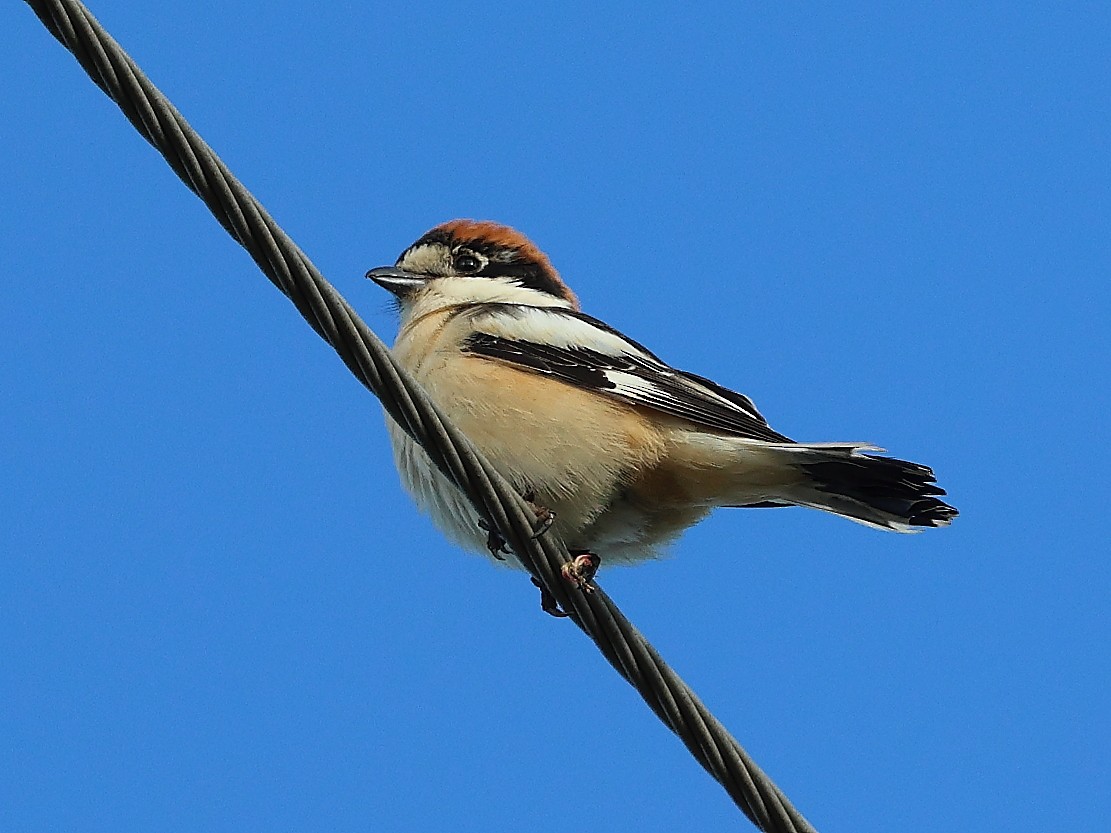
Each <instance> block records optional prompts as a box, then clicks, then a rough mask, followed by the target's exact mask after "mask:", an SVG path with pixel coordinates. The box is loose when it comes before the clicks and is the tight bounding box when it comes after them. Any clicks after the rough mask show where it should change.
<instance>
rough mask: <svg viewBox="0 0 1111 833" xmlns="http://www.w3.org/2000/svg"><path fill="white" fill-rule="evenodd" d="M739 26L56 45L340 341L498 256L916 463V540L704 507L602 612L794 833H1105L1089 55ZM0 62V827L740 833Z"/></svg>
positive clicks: (202, 242) (604, 11)
mask: <svg viewBox="0 0 1111 833" xmlns="http://www.w3.org/2000/svg"><path fill="white" fill-rule="evenodd" d="M741 6H742V4H737V3H720V4H699V5H698V6H697V8H692V7H690V4H685V5H683V6H680V5H678V4H677V5H676V6H665V5H655V4H647V5H646V4H643V3H619V4H604V5H599V4H595V3H585V2H584V3H561V4H556V5H550V6H547V5H531V6H528V7H527V8H526V5H524V4H518V3H505V4H501V5H498V4H482V5H477V6H470V5H460V4H444V3H438V2H416V3H405V4H399V3H368V4H361V3H358V4H356V3H348V4H320V3H311V4H310V3H302V4H293V3H269V4H266V5H265V6H264V7H260V6H259V5H258V4H256V3H247V2H236V1H234V0H233V1H231V2H229V0H223V1H222V2H219V3H216V2H197V3H192V4H177V5H174V4H170V5H166V4H136V3H134V2H122V0H98V2H96V3H94V8H93V11H94V13H96V14H98V16H99V17H100V19H101V20H102V22H103V23H104V24H105V25H106V26H107V27H108V28H109V30H110V31H111V32H112V33H113V34H114V35H115V36H116V37H117V39H119V40H120V41H121V42H122V43H123V45H124V46H125V48H127V49H129V50H130V52H131V54H132V55H133V56H134V57H135V58H136V60H137V61H138V62H139V64H140V65H141V66H142V67H143V68H144V69H145V70H146V71H147V72H148V73H149V74H150V76H151V77H152V78H153V79H154V81H155V82H156V83H157V84H159V85H160V86H161V88H162V89H163V90H164V91H165V92H166V93H167V94H168V95H169V96H170V98H171V99H172V100H173V101H174V102H175V103H176V104H177V106H178V107H179V108H180V109H181V110H182V111H183V112H184V113H185V115H186V116H187V118H189V119H190V120H191V122H192V124H193V125H194V126H195V127H196V128H197V129H198V130H199V131H200V132H201V134H202V135H203V136H205V138H206V139H207V140H208V141H209V142H210V143H211V144H212V145H213V146H214V147H215V148H216V149H217V151H218V152H219V153H221V154H222V156H223V158H224V159H225V160H226V161H227V162H228V164H229V165H230V166H231V167H232V169H233V170H234V171H235V172H236V173H237V174H238V175H239V176H240V177H241V178H242V180H243V181H244V182H245V183H246V184H247V186H248V187H249V188H251V189H252V190H254V192H255V193H256V194H257V195H258V196H259V197H260V198H261V199H262V201H263V202H264V203H265V204H266V205H267V206H268V207H269V209H270V210H271V211H272V212H273V213H274V215H275V216H276V217H277V218H278V220H279V222H281V223H282V224H283V225H284V227H285V228H286V229H287V230H288V231H289V233H290V234H291V235H293V237H294V238H295V239H296V240H297V241H298V242H299V243H300V244H301V245H302V246H303V247H304V248H305V250H306V251H307V252H308V253H309V255H310V256H311V257H312V258H313V259H314V261H315V262H316V264H317V265H318V266H319V267H320V268H321V269H322V270H323V272H324V273H325V274H326V275H327V276H328V277H329V278H330V279H331V280H332V281H334V282H335V283H336V285H337V286H338V287H339V289H340V290H341V291H342V292H343V293H344V294H345V295H346V296H347V297H348V298H349V299H350V300H351V301H352V303H354V304H355V306H356V307H357V308H359V309H360V310H361V311H362V313H363V314H364V316H365V317H366V320H367V321H368V323H369V324H370V325H371V326H372V328H374V329H375V330H376V331H377V332H379V333H380V334H382V335H383V336H384V337H385V338H387V339H390V338H392V335H393V332H394V328H395V322H394V320H393V317H392V313H391V312H390V310H389V306H388V303H387V300H386V298H385V297H384V293H383V292H382V291H381V290H379V289H378V288H377V287H375V286H373V285H372V284H370V283H368V282H366V281H364V280H363V278H362V275H363V273H364V272H365V271H366V270H367V269H368V268H369V267H372V266H377V265H380V264H384V263H390V262H392V261H393V259H394V258H395V257H396V255H397V253H398V252H399V251H400V250H401V249H403V248H404V247H405V246H406V245H407V244H408V243H410V242H411V241H412V240H413V239H415V238H416V237H417V236H418V235H419V234H421V233H422V232H423V231H424V230H425V229H427V228H428V227H430V226H432V225H434V224H436V223H438V222H441V221H443V220H447V219H450V218H453V217H458V216H472V217H482V218H494V219H498V220H501V221H503V222H507V223H510V224H513V225H515V226H517V227H519V228H521V229H522V230H524V231H525V232H526V233H527V234H529V235H530V236H531V237H532V238H533V239H535V240H536V241H537V242H538V243H539V245H541V246H542V247H543V248H544V249H545V250H546V251H547V252H549V253H550V254H551V256H552V258H553V260H554V261H555V263H556V265H557V267H558V268H560V270H561V271H562V272H563V274H564V276H565V277H566V278H567V279H568V280H569V282H570V283H571V284H572V285H573V286H574V287H575V288H576V289H577V290H578V292H579V293H580V295H581V297H582V299H583V302H584V305H585V307H586V309H587V310H588V311H590V312H591V313H593V314H595V315H598V316H601V317H603V318H605V319H607V320H608V321H610V322H612V323H613V324H614V325H615V326H618V327H620V328H621V329H623V330H625V331H626V332H628V333H629V334H630V335H631V336H633V337H634V338H637V339H640V340H642V341H645V342H647V343H648V344H649V345H651V347H652V348H653V349H655V350H656V351H657V352H658V353H660V354H661V355H662V356H663V357H665V358H666V359H668V360H670V361H672V362H673V363H675V364H677V365H679V366H680V367H684V368H688V369H691V370H694V371H696V372H698V373H701V374H704V375H707V376H710V377H712V378H714V379H716V380H719V381H720V382H722V383H724V384H727V385H730V386H732V387H735V388H737V389H739V390H742V391H744V392H745V393H748V394H750V395H752V396H753V397H754V398H755V400H756V401H757V403H758V404H759V405H760V406H761V408H762V409H763V410H764V411H765V413H766V414H768V415H769V417H770V419H771V422H772V424H773V425H774V426H775V427H777V428H779V429H780V430H782V431H785V432H787V433H789V434H790V435H792V436H794V437H797V438H799V439H806V440H872V441H875V442H877V443H880V444H882V445H884V446H885V447H887V448H889V449H891V451H892V452H895V453H897V454H899V455H901V456H905V457H908V458H911V459H915V460H921V461H924V462H927V463H929V464H930V465H932V466H933V467H934V468H935V469H936V471H937V472H938V474H939V476H940V478H941V479H942V482H943V484H944V485H945V486H946V487H947V488H948V489H949V490H950V494H951V495H952V498H953V500H954V502H955V503H956V504H957V505H958V506H959V507H960V509H961V510H962V512H963V514H962V516H961V517H960V518H959V519H958V522H957V523H956V524H955V525H954V526H953V527H952V528H951V529H948V530H942V531H936V532H928V533H926V534H923V535H920V536H913V537H909V536H895V535H885V534H882V533H880V532H876V531H873V530H869V529H865V528H863V527H859V526H856V525H854V524H851V523H847V522H844V521H841V520H839V519H837V518H833V517H827V516H824V515H821V514H819V513H813V512H804V511H801V510H798V511H795V510H782V511H768V512H755V511H753V512H741V511H735V512H731V513H730V512H722V513H720V514H718V515H717V516H715V517H714V518H712V519H711V520H710V521H708V522H707V523H705V524H703V525H702V526H700V527H698V528H696V529H694V530H692V531H691V532H690V533H689V534H688V535H687V536H686V537H685V538H684V539H683V541H682V542H681V543H680V544H679V545H678V546H677V547H676V548H675V551H674V553H673V556H672V557H671V558H669V559H667V560H664V561H661V562H658V563H654V564H650V565H645V566H643V567H640V568H637V569H627V570H613V571H610V572H606V573H603V575H602V582H603V584H604V585H605V587H606V588H607V590H609V591H610V592H611V593H612V595H613V596H614V597H615V598H616V599H617V600H618V602H619V603H620V604H621V605H622V606H623V607H624V609H625V610H626V612H627V613H628V614H629V615H630V617H631V618H632V619H633V621H634V622H636V623H637V624H638V625H639V626H640V627H641V628H642V629H643V630H644V632H645V633H646V634H647V635H648V637H649V638H650V639H651V640H653V642H654V643H655V644H656V645H657V647H658V648H659V649H660V650H661V652H662V653H663V655H664V656H665V657H667V658H668V659H669V660H670V661H671V662H672V663H673V664H674V665H675V667H676V668H677V669H678V670H679V672H680V673H681V674H683V675H684V676H685V678H686V679H687V680H688V681H689V682H690V683H691V684H692V685H693V686H694V688H695V689H696V690H697V691H698V692H699V693H700V695H701V696H702V697H703V699H704V700H705V701H706V702H707V704H708V705H709V706H710V707H711V708H712V709H713V710H714V711H715V712H716V714H717V715H718V716H719V717H720V718H721V719H722V721H723V722H724V723H725V724H726V725H727V726H729V727H730V728H731V729H732V730H733V732H734V733H735V734H736V736H737V737H738V738H739V739H740V741H741V742H742V744H744V745H745V746H746V748H747V749H748V750H749V751H750V752H751V753H752V754H753V756H754V757H755V758H756V760H757V761H759V762H760V763H761V764H762V765H763V766H764V767H765V768H766V769H767V771H768V772H769V773H770V774H771V775H772V776H773V778H774V779H775V780H776V781H777V783H778V784H779V785H780V786H781V787H782V788H783V789H784V791H785V792H786V793H787V794H788V795H789V796H790V797H791V798H792V800H793V801H794V802H795V803H796V804H797V805H798V806H799V807H800V808H801V809H802V810H803V812H804V813H806V815H807V816H808V817H809V818H810V819H811V820H812V821H813V822H814V824H815V825H816V826H817V827H818V828H819V829H821V830H823V831H835V830H853V831H858V832H859V831H889V830H893V829H894V830H900V831H919V830H921V831H935V830H952V829H969V828H975V829H983V830H1008V831H1035V830H1039V831H1040V830H1047V829H1075V830H1095V829H1102V828H1104V827H1105V825H1106V824H1107V819H1108V816H1109V815H1111V789H1109V788H1108V784H1109V783H1111V774H1109V772H1108V765H1107V761H1108V749H1109V748H1111V726H1109V717H1108V714H1109V708H1108V706H1109V703H1108V700H1109V691H1111V657H1109V647H1108V637H1109V621H1108V618H1109V617H1108V603H1109V601H1111V600H1109V595H1111V594H1109V589H1108V588H1109V583H1111V553H1109V549H1111V548H1109V546H1108V533H1107V522H1106V517H1107V512H1108V499H1109V497H1111V495H1109V488H1108V469H1109V466H1111V455H1109V452H1108V445H1107V413H1108V406H1109V402H1108V382H1107V377H1108V369H1109V365H1111V362H1109V358H1111V357H1109V352H1111V351H1109V338H1108V334H1107V327H1108V322H1109V320H1111V316H1109V306H1111V305H1109V303H1108V301H1109V290H1108V277H1109V273H1111V235H1109V233H1108V232H1109V229H1111V210H1109V194H1111V182H1109V179H1111V176H1109V173H1111V166H1109V151H1111V142H1109V133H1111V129H1109V128H1111V111H1109V101H1111V60H1109V57H1108V56H1109V54H1111V53H1109V51H1108V48H1107V43H1108V38H1109V35H1111V13H1109V12H1108V11H1107V10H1106V9H1107V7H1106V5H1105V4H1102V3H1090V4H1081V3H1076V4H1068V3H1066V4H1014V3H1002V2H1000V3H975V4H968V3H963V2H962V3H955V2H954V3H934V4H929V5H928V6H925V7H922V6H915V5H910V6H903V7H901V8H899V9H898V10H895V9H892V8H888V7H887V4H883V5H881V4H875V5H869V4H855V3H853V4H836V6H835V7H832V8H825V7H823V8H818V7H809V6H801V5H780V6H778V7H777V8H776V10H774V11H771V10H766V9H751V8H749V9H744V8H741ZM0 48H2V49H3V51H4V54H5V56H6V60H5V67H4V70H3V76H2V77H3V86H4V94H3V95H2V96H0V131H2V135H3V143H2V147H0V200H2V204H3V206H4V208H3V212H2V219H0V257H2V258H3V264H4V265H3V270H4V275H5V277H4V280H3V281H0V293H2V297H0V819H3V821H2V822H0V825H2V826H3V828H4V829H5V830H11V831H48V830H51V831H53V830H80V831H113V833H117V832H118V831H152V830H157V831H256V830H257V831H305V830H321V831H356V830H358V831H363V830H412V831H441V830H452V831H456V830H459V831H467V830H475V831H477V830H522V829H540V830H554V829H563V830H611V829H616V830H638V831H673V830H717V829H737V828H738V827H739V828H741V829H745V828H747V823H746V822H744V821H743V819H741V818H740V816H739V814H738V812H737V811H736V809H735V808H734V807H733V805H732V804H731V803H730V801H729V800H728V798H727V797H726V796H725V794H724V793H723V792H722V790H721V789H720V788H719V787H718V786H717V785H716V784H715V783H714V782H713V781H712V780H711V779H710V778H709V777H707V776H706V775H705V774H704V773H703V772H702V771H701V770H700V769H699V768H698V766H697V765H696V764H695V763H694V762H693V761H692V760H691V759H690V757H689V756H688V754H687V752H686V751H685V749H684V748H683V747H682V745H681V744H680V743H679V742H678V741H677V740H676V739H675V738H674V737H672V736H671V735H670V734H669V733H668V732H667V730H666V729H664V728H663V727H662V726H661V725H660V724H659V723H658V722H657V720H656V718H655V717H654V716H653V715H652V714H651V713H650V712H649V710H648V709H647V708H646V707H645V706H644V705H643V704H642V703H641V701H640V700H639V698H638V697H637V695H636V694H635V693H634V692H633V691H632V690H631V689H630V688H629V687H628V686H627V685H626V684H625V683H624V682H622V681H621V680H620V679H619V678H618V677H617V675H616V674H615V673H614V672H613V671H612V670H611V669H610V668H609V666H608V665H606V663H605V662H604V660H603V659H602V658H601V657H600V655H599V654H598V653H597V651H596V650H595V649H594V647H593V645H592V644H590V643H589V641H588V640H586V639H585V638H583V637H582V636H581V635H580V634H579V633H578V632H577V631H576V630H575V628H574V627H573V626H572V625H570V624H568V623H566V622H559V621H556V620H553V619H550V618H549V617H547V616H544V615H543V614H541V612H540V611H539V609H538V606H537V594H536V592H535V591H534V589H533V588H532V587H531V586H530V585H529V583H528V581H527V579H526V578H525V577H524V576H523V575H521V574H518V573H514V572H511V571H508V570H499V569H496V568H495V567H493V566H491V565H490V564H489V563H487V562H486V561H485V560H483V559H481V558H477V557H473V556H469V555H466V554H463V553H461V552H459V551H456V550H455V549H454V548H452V547H451V546H450V545H448V544H447V543H445V542H444V541H443V540H442V539H441V538H440V537H439V535H438V534H437V533H436V532H435V530H434V529H432V527H431V526H430V524H429V523H428V522H427V520H426V519H425V518H423V517H421V516H419V515H418V514H417V513H416V512H415V511H414V510H413V508H412V507H411V506H410V504H409V502H408V501H407V499H406V498H405V497H404V495H403V494H402V492H401V490H400V488H399V487H398V485H397V482H396V477H395V475H394V472H393V470H392V467H391V462H390V456H389V452H388V448H387V443H386V438H385V432H384V430H383V426H382V417H381V413H380V410H379V407H378V404H377V403H376V402H375V401H374V399H373V398H372V397H371V396H370V395H369V394H367V393H366V392H365V391H364V390H363V389H362V388H361V387H360V386H359V385H358V384H357V383H356V382H355V381H354V380H353V379H352V378H351V377H350V376H349V374H348V373H347V371H346V370H345V369H344V367H343V366H342V364H341V363H340V362H339V360H338V359H337V358H336V357H335V355H334V354H333V353H332V351H331V350H330V349H329V348H328V347H327V346H326V345H324V344H323V343H322V342H321V341H320V340H319V339H318V338H317V336H316V335H315V334H314V333H312V331H311V330H310V329H309V328H308V327H307V326H305V325H304V324H303V322H302V321H301V320H300V319H299V318H298V316H297V315H296V313H295V311H294V310H293V309H292V307H291V306H290V305H289V303H288V302H286V300H285V299H284V298H282V297H281V296H280V295H279V294H278V293H277V292H276V291H275V290H274V289H273V288H272V287H271V286H270V285H269V284H268V283H267V282H266V281H265V280H264V279H263V278H262V277H261V276H260V274H259V273H258V272H257V270H256V269H255V267H254V265H253V264H252V262H251V261H250V260H249V258H248V257H247V256H246V255H245V254H244V253H243V252H242V251H241V250H240V249H239V248H238V247H237V246H236V245H235V244H234V243H233V242H232V241H231V240H230V239H229V238H228V237H227V236H226V235H225V234H224V232H223V231H222V230H221V229H220V227H219V226H218V225H217V224H216V223H215V222H214V221H213V220H212V219H211V217H210V216H209V214H208V212H207V211H206V209H205V208H204V207H203V206H202V205H201V204H200V202H199V201H198V200H197V199H195V198H194V197H193V196H192V195H191V194H190V193H189V192H188V191H187V190H186V189H185V188H184V187H183V186H182V185H181V184H180V183H179V182H178V181H177V180H176V179H175V178H174V177H173V175H172V174H171V173H170V171H169V169H168V168H167V167H166V165H165V164H164V163H163V161H162V160H161V158H160V157H158V156H157V155H156V154H155V153H154V152H153V151H152V150H151V149H150V148H149V147H148V146H147V145H146V144H145V143H144V142H143V141H142V140H141V139H139V138H138V136H137V135H136V133H135V132H134V131H133V129H132V128H131V126H130V125H129V124H128V123H127V122H126V121H125V120H124V119H123V117H122V116H121V115H120V113H119V112H118V111H117V110H116V109H115V107H114V106H113V105H111V104H110V102H108V101H107V99H105V97H104V96H103V95H102V94H101V93H100V92H99V90H97V89H96V88H95V87H94V86H93V85H92V84H91V83H90V82H89V81H88V80H87V79H86V77H85V75H84V73H83V72H82V71H81V70H80V69H79V67H78V66H77V65H76V63H75V62H74V60H73V59H72V58H71V57H70V56H69V55H68V54H67V53H66V52H64V51H63V50H62V48H61V47H60V46H59V45H58V44H57V43H56V42H54V41H53V39H52V38H50V37H49V36H48V35H47V33H46V31H45V30H44V29H43V28H42V27H41V26H40V24H39V23H38V21H37V20H36V18H35V17H34V16H33V14H32V13H31V12H30V10H29V9H28V8H26V7H25V6H24V5H23V4H21V3H5V4H3V7H2V9H0ZM603 555H604V554H603Z"/></svg>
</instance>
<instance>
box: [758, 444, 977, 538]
mask: <svg viewBox="0 0 1111 833" xmlns="http://www.w3.org/2000/svg"><path fill="white" fill-rule="evenodd" d="M777 450H780V451H782V453H783V454H784V455H786V456H785V457H781V460H783V461H784V462H787V461H790V464H791V465H792V466H793V467H795V468H796V469H798V470H801V471H802V472H803V473H804V475H805V477H804V478H803V479H802V480H801V482H795V483H793V484H792V485H791V486H790V487H789V488H788V489H786V490H784V492H783V493H782V496H783V497H784V498H785V499H786V500H785V501H784V502H789V503H793V504H795V505H798V506H810V507H813V508H815V509H822V510H825V511H826V512H833V513H835V514H837V515H842V516H844V517H846V518H849V519H850V520H853V521H857V522H858V523H862V524H866V525H867V526H874V527H878V528H880V529H891V530H895V531H896V532H917V531H919V530H920V529H921V528H923V527H929V526H948V525H949V524H950V523H951V522H952V520H953V518H955V517H956V516H957V510H956V509H954V508H953V507H952V506H950V505H949V504H947V503H945V502H943V501H941V500H939V499H938V496H939V495H944V494H945V490H944V489H942V488H941V487H939V486H938V485H937V484H936V482H935V480H934V473H933V471H932V470H931V469H930V468H929V467H928V466H923V465H920V464H918V463H911V462H908V461H906V460H896V459H895V458H893V457H879V456H877V455H875V454H865V453H863V452H865V451H882V449H879V448H876V447H875V446H869V445H863V444H859V443H854V444H832V443H829V444H826V443H823V444H814V445H808V444H795V445H782V446H778V447H777Z"/></svg>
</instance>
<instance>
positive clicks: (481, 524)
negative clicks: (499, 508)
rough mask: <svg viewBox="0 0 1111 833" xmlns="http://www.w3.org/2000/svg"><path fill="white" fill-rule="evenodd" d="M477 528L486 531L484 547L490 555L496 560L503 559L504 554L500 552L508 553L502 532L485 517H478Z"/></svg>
mask: <svg viewBox="0 0 1111 833" xmlns="http://www.w3.org/2000/svg"><path fill="white" fill-rule="evenodd" d="M478 528H479V529H481V530H482V531H483V532H485V533H486V549H488V550H490V555H492V556H494V558H496V559H498V561H505V556H504V555H502V553H506V554H508V553H509V547H508V546H507V543H506V540H505V538H504V537H503V536H502V534H501V533H500V532H498V530H497V529H496V528H495V527H494V525H493V524H492V523H490V522H489V521H488V520H486V519H485V518H479V519H478Z"/></svg>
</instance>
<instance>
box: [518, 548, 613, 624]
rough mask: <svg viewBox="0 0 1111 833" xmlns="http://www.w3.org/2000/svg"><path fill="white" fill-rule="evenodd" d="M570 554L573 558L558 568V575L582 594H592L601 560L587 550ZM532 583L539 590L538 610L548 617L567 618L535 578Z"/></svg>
mask: <svg viewBox="0 0 1111 833" xmlns="http://www.w3.org/2000/svg"><path fill="white" fill-rule="evenodd" d="M571 554H572V555H573V556H574V558H572V559H571V560H570V561H568V562H567V563H566V564H564V565H563V566H562V567H561V568H560V573H562V574H563V577H564V578H565V579H567V581H569V582H571V584H573V585H574V586H575V587H577V588H578V589H579V590H581V591H582V592H584V593H593V592H594V590H595V587H594V576H595V574H596V573H597V572H598V567H599V566H600V565H601V563H602V559H600V558H599V557H598V556H596V555H595V554H594V553H592V552H589V551H587V550H572V551H571ZM532 583H533V584H534V585H535V586H537V587H539V588H540V609H541V610H543V611H544V612H545V613H547V614H548V615H549V616H555V617H557V618H560V619H562V618H563V617H565V616H568V615H570V614H568V613H567V612H566V611H564V610H562V609H561V608H560V606H559V602H558V601H556V597H555V596H554V595H552V592H551V591H550V590H548V588H547V587H545V586H544V585H543V584H541V583H540V581H539V580H537V579H536V578H533V579H532Z"/></svg>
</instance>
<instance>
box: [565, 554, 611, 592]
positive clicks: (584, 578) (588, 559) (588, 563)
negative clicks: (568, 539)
mask: <svg viewBox="0 0 1111 833" xmlns="http://www.w3.org/2000/svg"><path fill="white" fill-rule="evenodd" d="M571 554H572V555H573V556H574V558H572V559H571V560H570V561H568V562H567V563H566V564H564V565H563V567H562V568H560V572H562V573H563V577H564V578H565V579H567V580H568V581H569V582H571V583H572V584H573V585H575V587H577V588H578V589H579V590H582V591H583V592H584V593H593V592H594V576H595V575H596V574H597V573H598V568H599V567H600V566H601V565H602V559H601V558H599V557H598V556H596V555H595V554H594V553H592V552H590V551H589V550H571Z"/></svg>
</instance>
